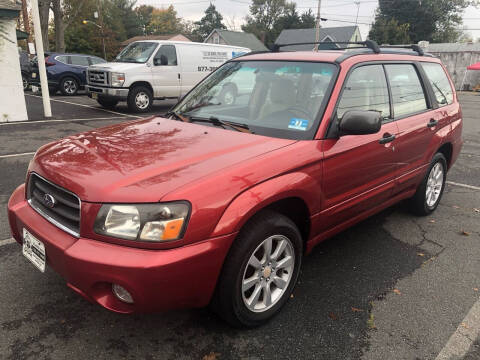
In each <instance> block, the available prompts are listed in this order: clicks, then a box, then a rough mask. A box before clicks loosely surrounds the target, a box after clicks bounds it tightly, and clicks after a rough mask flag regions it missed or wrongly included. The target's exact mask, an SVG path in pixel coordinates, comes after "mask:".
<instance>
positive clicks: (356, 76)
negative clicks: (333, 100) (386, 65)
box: [337, 65, 390, 119]
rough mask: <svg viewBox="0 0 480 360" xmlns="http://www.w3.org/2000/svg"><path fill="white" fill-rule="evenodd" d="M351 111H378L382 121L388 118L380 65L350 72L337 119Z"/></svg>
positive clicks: (388, 104)
mask: <svg viewBox="0 0 480 360" xmlns="http://www.w3.org/2000/svg"><path fill="white" fill-rule="evenodd" d="M351 110H370V111H378V112H379V113H381V115H382V117H383V118H384V119H386V118H389V117H390V100H389V97H388V86H387V80H386V78H385V72H384V71H383V67H382V65H367V66H361V67H358V68H356V69H354V70H353V71H352V73H351V74H350V76H349V77H348V79H347V82H346V83H345V86H344V89H343V94H342V98H341V99H340V103H339V105H338V109H337V117H338V118H339V119H341V118H342V117H343V115H344V114H345V113H346V112H347V111H351Z"/></svg>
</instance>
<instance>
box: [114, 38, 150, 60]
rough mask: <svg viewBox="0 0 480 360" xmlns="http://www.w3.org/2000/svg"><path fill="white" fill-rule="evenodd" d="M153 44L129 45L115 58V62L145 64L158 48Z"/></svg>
mask: <svg viewBox="0 0 480 360" xmlns="http://www.w3.org/2000/svg"><path fill="white" fill-rule="evenodd" d="M157 45H158V44H157V43H153V42H134V43H131V44H129V45H128V46H127V47H126V48H125V49H123V50H122V51H120V54H118V55H117V57H116V58H115V60H114V61H115V62H128V63H145V62H147V60H148V59H149V58H150V56H151V55H152V53H153V51H154V50H155V49H156V47H157Z"/></svg>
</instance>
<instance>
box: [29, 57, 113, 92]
mask: <svg viewBox="0 0 480 360" xmlns="http://www.w3.org/2000/svg"><path fill="white" fill-rule="evenodd" d="M105 62H106V61H105V60H104V59H102V58H99V57H97V56H92V55H83V54H61V53H45V66H46V68H47V78H48V88H49V90H50V93H51V94H55V93H57V91H60V92H61V93H62V94H63V95H66V96H73V95H76V94H77V92H78V90H80V89H83V88H84V87H85V84H86V81H87V80H86V72H87V68H88V67H89V66H90V65H94V64H101V63H105ZM30 83H31V84H32V86H35V87H37V88H38V87H39V86H40V78H39V75H38V63H37V60H36V58H35V60H34V61H33V62H32V73H31V77H30Z"/></svg>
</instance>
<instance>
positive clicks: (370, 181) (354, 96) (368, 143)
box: [320, 65, 398, 231]
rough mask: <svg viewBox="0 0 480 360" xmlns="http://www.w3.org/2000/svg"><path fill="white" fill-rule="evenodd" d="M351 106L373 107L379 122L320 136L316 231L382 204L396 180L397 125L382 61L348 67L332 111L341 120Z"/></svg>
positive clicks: (360, 108)
mask: <svg viewBox="0 0 480 360" xmlns="http://www.w3.org/2000/svg"><path fill="white" fill-rule="evenodd" d="M350 110H370V111H378V112H380V113H381V115H382V117H383V119H384V121H383V124H382V127H381V130H380V132H378V133H376V134H370V135H346V136H341V137H340V138H338V139H328V140H325V141H324V144H323V153H324V170H323V174H324V176H323V186H322V188H323V190H324V206H323V210H322V220H321V223H322V225H321V229H320V231H325V230H328V229H331V228H333V227H335V226H336V225H338V224H341V223H343V222H346V221H348V220H351V219H352V220H353V219H354V218H355V217H356V216H357V215H360V214H362V213H364V212H365V211H368V210H369V209H373V208H375V207H377V206H379V205H382V204H383V203H384V202H385V201H387V200H388V199H389V198H390V197H391V195H392V192H393V187H394V184H395V172H396V170H397V168H398V164H397V154H396V149H395V147H396V139H395V137H396V136H397V134H398V129H397V124H396V123H395V122H394V121H392V116H391V111H390V98H389V92H388V85H387V81H386V78H385V71H384V68H383V66H382V65H365V66H360V67H357V68H355V69H354V70H353V71H352V72H351V74H350V75H349V77H348V79H347V80H346V82H345V84H344V89H343V93H342V95H341V99H340V102H339V104H338V107H337V110H336V116H337V118H338V119H341V118H342V116H343V114H345V113H347V112H348V111H350Z"/></svg>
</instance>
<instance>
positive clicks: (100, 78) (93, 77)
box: [88, 70, 108, 85]
mask: <svg viewBox="0 0 480 360" xmlns="http://www.w3.org/2000/svg"><path fill="white" fill-rule="evenodd" d="M88 83H89V84H92V85H108V72H106V71H100V70H88Z"/></svg>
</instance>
